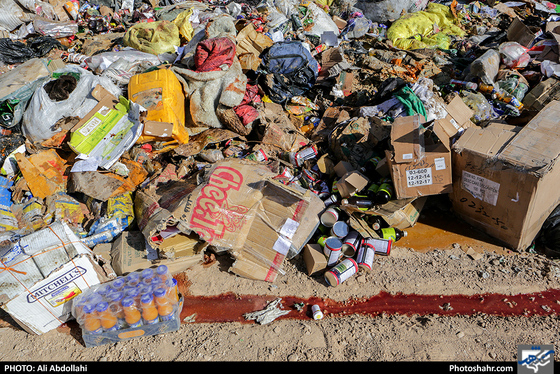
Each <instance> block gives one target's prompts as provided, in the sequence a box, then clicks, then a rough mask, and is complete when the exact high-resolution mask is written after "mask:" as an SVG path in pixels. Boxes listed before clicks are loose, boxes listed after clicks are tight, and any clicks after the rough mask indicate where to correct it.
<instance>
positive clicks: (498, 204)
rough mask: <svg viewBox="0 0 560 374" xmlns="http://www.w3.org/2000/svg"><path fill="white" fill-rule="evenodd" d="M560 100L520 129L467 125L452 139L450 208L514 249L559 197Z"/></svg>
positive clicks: (525, 244) (529, 235)
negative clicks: (460, 133)
mask: <svg viewBox="0 0 560 374" xmlns="http://www.w3.org/2000/svg"><path fill="white" fill-rule="evenodd" d="M558 118H560V102H558V101H553V102H551V103H550V104H548V105H547V106H546V107H545V108H544V109H543V110H542V111H541V112H540V113H539V114H537V115H536V116H535V117H534V118H533V119H532V120H531V121H530V122H529V123H528V124H527V125H525V126H524V127H523V128H521V129H519V131H510V130H509V129H506V128H499V127H492V126H491V127H489V128H485V129H479V128H469V129H467V130H466V131H465V133H464V134H463V135H462V136H461V138H460V139H459V140H458V141H457V143H456V144H455V145H454V147H453V150H454V153H453V180H454V182H453V183H454V187H453V192H452V193H451V194H450V197H451V201H452V204H453V209H454V210H455V212H457V213H458V214H459V215H460V216H461V217H462V218H463V219H464V220H465V221H467V222H468V223H469V224H471V225H473V226H474V227H478V228H480V229H482V230H483V231H485V232H486V233H487V234H489V235H491V236H493V237H494V238H496V239H498V240H500V241H502V242H503V243H504V244H506V245H507V246H508V247H509V248H512V249H514V250H521V249H525V248H527V247H528V246H530V245H531V243H532V241H533V239H534V238H535V237H536V235H537V234H538V232H539V230H540V229H541V226H542V224H543V222H544V220H545V219H546V218H547V217H548V215H549V214H550V213H551V212H552V210H553V209H554V208H555V207H556V206H557V205H558V203H559V202H560V190H559V189H558V178H559V176H560V166H559V165H558V163H557V159H558V155H559V154H560V146H559V145H558V144H559V142H558V134H559V133H560V123H559V122H558Z"/></svg>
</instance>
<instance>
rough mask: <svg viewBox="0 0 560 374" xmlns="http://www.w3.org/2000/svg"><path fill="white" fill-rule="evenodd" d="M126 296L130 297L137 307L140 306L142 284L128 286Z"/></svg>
mask: <svg viewBox="0 0 560 374" xmlns="http://www.w3.org/2000/svg"><path fill="white" fill-rule="evenodd" d="M125 297H130V298H131V299H132V300H133V301H134V305H136V307H137V308H138V307H140V286H138V285H137V286H136V287H130V288H127V289H126V291H125Z"/></svg>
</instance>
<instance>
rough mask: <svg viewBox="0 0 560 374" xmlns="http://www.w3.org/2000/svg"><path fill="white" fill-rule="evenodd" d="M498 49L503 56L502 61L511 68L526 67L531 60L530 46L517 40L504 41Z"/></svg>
mask: <svg viewBox="0 0 560 374" xmlns="http://www.w3.org/2000/svg"><path fill="white" fill-rule="evenodd" d="M498 51H499V52H500V55H501V57H502V62H503V63H504V65H506V66H507V67H508V68H510V69H513V68H524V67H526V66H527V65H528V64H529V61H530V60H531V56H529V53H527V51H528V48H525V47H524V46H522V45H521V44H519V43H517V42H506V43H502V44H501V45H500V47H499V49H498Z"/></svg>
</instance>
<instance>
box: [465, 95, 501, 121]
mask: <svg viewBox="0 0 560 374" xmlns="http://www.w3.org/2000/svg"><path fill="white" fill-rule="evenodd" d="M462 99H463V102H464V103H465V104H467V106H468V107H469V108H471V109H472V110H473V111H474V114H473V117H472V118H471V120H472V121H473V122H474V123H477V124H478V123H480V122H482V121H486V120H490V119H494V118H496V117H497V114H496V112H495V111H494V108H493V107H492V104H490V102H488V100H487V99H486V97H484V95H483V94H481V93H480V92H477V93H473V92H469V91H465V92H464V96H463V98H462Z"/></svg>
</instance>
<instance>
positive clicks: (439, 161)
mask: <svg viewBox="0 0 560 374" xmlns="http://www.w3.org/2000/svg"><path fill="white" fill-rule="evenodd" d="M434 163H435V167H436V170H445V157H440V158H436V159H434Z"/></svg>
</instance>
